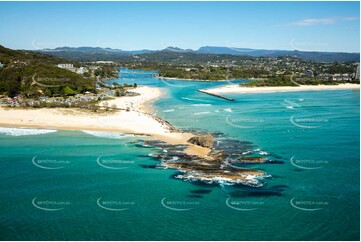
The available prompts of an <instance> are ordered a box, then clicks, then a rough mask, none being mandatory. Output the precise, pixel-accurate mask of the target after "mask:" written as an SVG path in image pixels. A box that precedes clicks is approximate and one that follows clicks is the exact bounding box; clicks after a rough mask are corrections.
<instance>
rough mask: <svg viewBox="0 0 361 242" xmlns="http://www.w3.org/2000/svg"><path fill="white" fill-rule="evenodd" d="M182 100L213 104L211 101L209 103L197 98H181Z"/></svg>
mask: <svg viewBox="0 0 361 242" xmlns="http://www.w3.org/2000/svg"><path fill="white" fill-rule="evenodd" d="M182 99H184V100H189V101H199V102H213V101H210V100H204V99H197V98H188V97H182Z"/></svg>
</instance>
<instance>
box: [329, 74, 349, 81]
mask: <svg viewBox="0 0 361 242" xmlns="http://www.w3.org/2000/svg"><path fill="white" fill-rule="evenodd" d="M332 81H351V77H350V76H349V75H348V74H335V75H333V76H332Z"/></svg>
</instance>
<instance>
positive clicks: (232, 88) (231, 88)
mask: <svg viewBox="0 0 361 242" xmlns="http://www.w3.org/2000/svg"><path fill="white" fill-rule="evenodd" d="M345 89H360V84H339V85H317V86H316V85H301V86H295V87H291V86H289V87H286V86H282V87H281V86H280V87H242V86H239V85H227V86H221V87H217V88H210V89H205V90H203V91H206V92H210V93H213V94H221V93H270V92H297V91H322V90H345Z"/></svg>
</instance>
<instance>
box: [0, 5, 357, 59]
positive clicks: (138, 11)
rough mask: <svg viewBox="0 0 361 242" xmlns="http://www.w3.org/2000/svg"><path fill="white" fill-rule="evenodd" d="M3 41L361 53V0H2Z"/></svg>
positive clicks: (25, 45) (33, 45) (30, 45)
mask: <svg viewBox="0 0 361 242" xmlns="http://www.w3.org/2000/svg"><path fill="white" fill-rule="evenodd" d="M0 9H1V10H2V14H1V16H0V21H1V22H2V23H5V24H3V25H2V26H1V27H0V29H1V31H0V44H1V45H4V46H5V47H8V48H12V49H29V50H36V49H46V48H51V49H53V48H57V47H63V46H69V47H83V46H91V47H102V48H107V47H108V48H112V49H122V50H141V49H150V50H161V49H165V48H167V47H168V46H174V47H179V48H182V49H192V50H197V49H198V48H200V47H202V46H222V47H236V48H251V49H269V50H300V51H327V52H354V53H355V52H356V53H359V52H360V44H359V43H360V20H359V16H360V10H359V9H360V3H359V2H87V3H84V2H22V3H19V2H0Z"/></svg>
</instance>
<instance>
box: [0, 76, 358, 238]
mask: <svg viewBox="0 0 361 242" xmlns="http://www.w3.org/2000/svg"><path fill="white" fill-rule="evenodd" d="M114 81H117V82H119V83H131V84H132V83H137V84H138V85H150V86H155V87H161V88H163V89H164V90H165V92H166V95H165V96H164V97H163V98H162V99H159V100H158V101H156V102H155V103H154V106H155V114H156V115H158V116H159V117H161V118H163V119H165V120H167V121H169V122H171V123H172V124H173V125H175V126H176V127H177V128H179V129H182V130H184V131H192V132H195V133H197V132H200V133H213V134H214V135H215V137H216V139H217V142H218V143H219V144H221V145H222V144H225V145H229V144H230V143H232V142H235V141H237V142H238V144H239V145H238V146H236V148H233V149H239V150H236V151H239V152H240V153H244V154H252V155H255V156H262V157H266V158H269V159H270V160H273V161H277V162H273V163H266V164H253V165H252V164H249V165H243V166H242V167H246V168H254V169H258V170H262V171H264V172H265V173H267V174H268V176H267V177H265V178H263V179H262V186H259V187H251V186H246V185H241V184H238V185H229V184H223V183H221V184H219V183H212V184H208V183H205V182H201V181H188V180H181V179H177V178H176V177H177V175H179V172H178V171H176V170H172V169H162V168H158V167H157V165H158V164H159V163H160V162H161V161H160V160H159V159H157V158H155V157H152V156H150V155H149V154H155V153H159V152H160V151H161V152H165V151H164V150H163V151H162V150H160V149H159V147H158V148H157V147H152V146H147V145H144V140H147V138H144V137H140V136H133V135H127V134H116V133H109V132H94V131H93V132H90V131H57V130H38V129H16V128H0V158H1V162H0V170H1V173H0V177H1V182H0V198H1V206H0V238H1V240H359V234H360V230H359V227H360V216H359V214H360V205H359V204H360V200H359V196H360V185H359V184H360V180H359V179H360V178H359V173H360V136H359V134H360V126H359V124H360V112H359V110H360V106H359V103H360V92H359V90H334V91H303V92H284V93H265V94H226V96H227V97H231V98H234V99H235V101H234V102H230V101H227V100H222V99H218V98H215V97H212V96H208V95H205V94H203V93H199V92H197V90H198V89H202V88H210V87H216V86H218V85H225V84H230V83H240V82H242V81H228V82H222V83H206V82H201V81H176V80H159V79H157V78H154V77H152V76H151V75H149V73H148V72H143V73H142V74H128V75H126V76H121V77H119V78H118V79H115V80H112V81H110V82H114ZM233 152H234V150H233Z"/></svg>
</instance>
